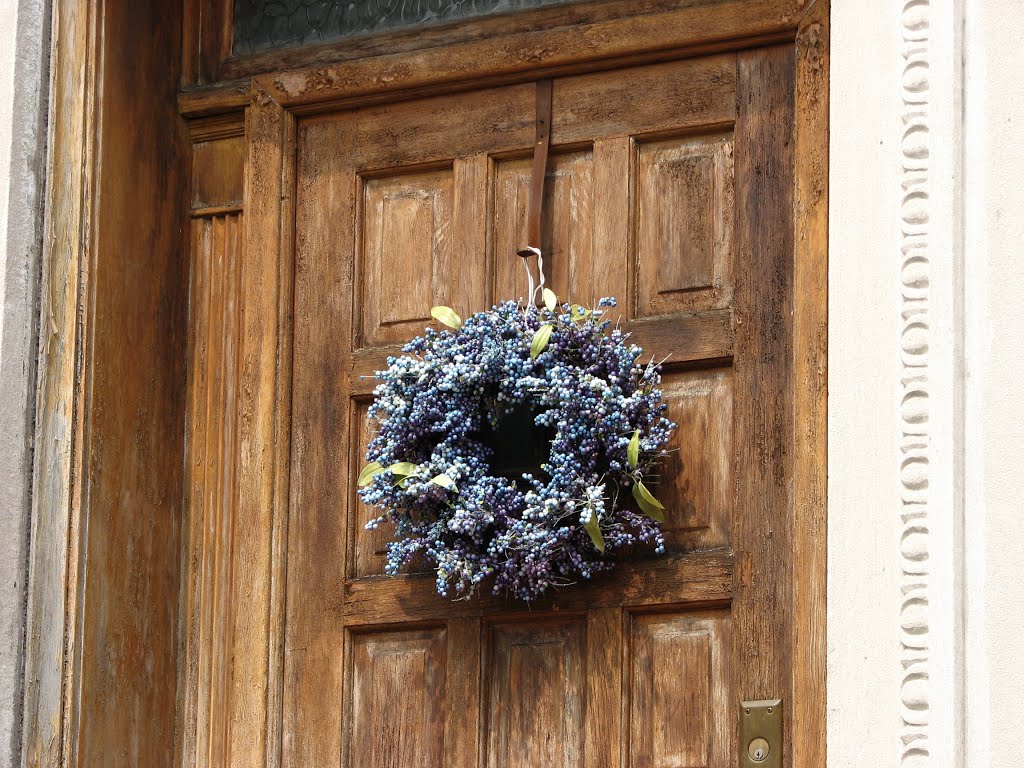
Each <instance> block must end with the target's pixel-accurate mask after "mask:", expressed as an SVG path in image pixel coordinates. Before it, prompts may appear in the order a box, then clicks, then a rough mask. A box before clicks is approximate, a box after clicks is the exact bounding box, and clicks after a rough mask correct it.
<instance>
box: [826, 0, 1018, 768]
mask: <svg viewBox="0 0 1024 768" xmlns="http://www.w3.org/2000/svg"><path fill="white" fill-rule="evenodd" d="M832 8H833V21H832V35H833V37H832V40H833V47H832V57H831V66H832V72H831V78H830V79H831V85H832V92H831V98H832V128H831V132H832V135H831V162H832V166H831V171H830V175H831V187H830V198H831V208H830V217H829V223H830V265H829V283H830V285H829V295H830V299H829V304H830V320H829V322H830V329H829V339H830V349H829V595H828V601H829V602H828V617H829V630H828V682H827V686H828V699H829V703H828V746H829V761H828V762H829V765H830V766H833V767H834V768H838V767H840V766H842V767H843V768H845V767H846V766H850V768H853V766H864V765H878V766H901V767H902V768H931V767H932V766H943V767H946V766H949V767H950V768H953V767H954V766H956V767H960V766H968V767H969V768H990V767H991V768H1004V767H1006V768H1008V767H1009V766H1016V765H1018V764H1020V761H1021V759H1020V755H1019V750H1018V749H1016V748H1015V747H1016V742H1017V741H1018V739H1019V736H1018V731H1019V729H1020V724H1021V723H1022V722H1024V720H1022V716H1021V712H1020V707H1021V701H1022V697H1021V691H1024V661H1022V658H1024V657H1022V656H1021V655H1020V653H1019V652H1018V648H1017V644H1018V642H1019V640H1020V638H1021V637H1022V636H1024V588H1022V586H1021V585H1022V584H1024V547H1022V545H1021V541H1022V540H1024V503H1022V502H1021V492H1022V490H1024V481H1022V479H1021V478H1022V476H1024V475H1022V472H1021V470H1020V469H1019V467H1018V464H1019V462H1020V460H1019V456H1020V454H1021V453H1022V451H1024V402H1022V400H1021V398H1020V397H1019V393H1018V392H1017V386H1018V384H1019V382H1020V380H1021V379H1022V377H1024V184H1022V183H1021V178H1022V177H1024V78H1021V77H1020V75H1019V73H1018V72H1017V67H1016V65H1015V63H1014V62H1015V60H1016V58H1017V53H1018V49H1019V47H1020V41H1021V40H1022V39H1024V14H1022V13H1021V6H1020V3H1019V0H898V2H893V0H833V3H832Z"/></svg>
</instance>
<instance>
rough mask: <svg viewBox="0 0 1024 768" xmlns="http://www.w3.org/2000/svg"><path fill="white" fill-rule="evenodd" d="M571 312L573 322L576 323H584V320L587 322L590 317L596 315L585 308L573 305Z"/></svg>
mask: <svg viewBox="0 0 1024 768" xmlns="http://www.w3.org/2000/svg"><path fill="white" fill-rule="evenodd" d="M569 312H570V314H571V315H572V321H573V322H574V323H582V322H583V321H584V320H586V319H587V318H588V317H590V316H591V315H592V314H594V310H592V309H586V308H584V307H581V306H580V305H579V304H573V305H572V307H570V309H569Z"/></svg>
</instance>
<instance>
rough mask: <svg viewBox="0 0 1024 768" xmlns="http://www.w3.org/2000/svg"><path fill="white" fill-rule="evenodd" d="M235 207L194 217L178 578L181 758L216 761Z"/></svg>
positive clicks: (225, 630) (227, 576)
mask: <svg viewBox="0 0 1024 768" xmlns="http://www.w3.org/2000/svg"><path fill="white" fill-rule="evenodd" d="M242 227H243V224H242V221H241V216H240V215H238V214H234V215H228V216H214V217H208V218H204V219H193V222H192V253H191V259H190V262H191V272H192V279H191V284H192V295H191V297H190V302H189V303H190V309H191V311H190V315H191V319H190V329H189V337H190V343H189V365H188V370H189V379H188V403H189V416H190V418H189V421H188V423H187V424H186V429H185V439H186V445H187V450H186V457H185V459H186V463H185V482H186V488H187V498H186V516H187V521H188V529H187V530H188V534H189V535H188V540H187V541H186V542H185V562H184V564H183V584H182V603H181V612H182V622H183V627H184V630H183V632H184V641H183V646H182V649H181V654H182V658H181V659H180V671H179V685H180V686H181V690H180V692H179V697H180V698H179V710H180V712H181V722H182V732H181V734H180V736H179V745H178V748H177V749H178V755H179V757H178V763H179V764H180V765H182V766H200V765H216V764H218V763H222V762H223V760H224V757H225V751H224V750H225V747H226V745H225V737H226V734H227V723H228V714H229V710H228V707H227V704H228V696H227V693H228V691H227V687H228V686H227V674H228V671H229V666H228V665H227V664H224V663H223V662H224V659H226V658H229V657H230V653H231V648H230V639H231V630H230V612H229V606H230V603H231V595H232V584H231V566H232V554H233V551H234V548H233V539H234V534H235V526H236V524H237V520H236V517H235V512H236V508H235V504H234V497H233V492H234V457H235V456H236V451H237V447H238V446H237V438H238V423H237V413H236V412H235V409H234V407H233V405H234V404H235V403H236V402H237V399H238V373H239V371H238V352H239V345H240V343H241V318H240V306H239V304H240V302H239V298H240V297H239V296H238V285H239V278H240V276H241V269H242V258H243V256H242V234H243V233H242Z"/></svg>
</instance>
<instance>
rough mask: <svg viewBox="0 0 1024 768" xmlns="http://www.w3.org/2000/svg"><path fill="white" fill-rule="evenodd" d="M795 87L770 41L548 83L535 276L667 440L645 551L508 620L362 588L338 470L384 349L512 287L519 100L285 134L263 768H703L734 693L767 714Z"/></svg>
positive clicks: (789, 443) (397, 108)
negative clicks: (277, 593) (586, 332)
mask: <svg viewBox="0 0 1024 768" xmlns="http://www.w3.org/2000/svg"><path fill="white" fill-rule="evenodd" d="M795 71H796V67H795V56H794V47H793V46H792V45H791V44H786V45H777V46H770V47H763V48H756V49H752V50H746V51H739V52H727V53H720V54H715V55H708V56H705V57H701V58H689V59H680V60H674V61H665V62H661V63H655V64H646V65H639V66H634V67H629V68H620V69H612V70H607V71H601V72H591V73H587V74H579V75H572V76H564V77H558V78H556V79H555V80H554V85H553V124H552V157H551V160H550V162H549V166H548V171H547V176H546V179H545V198H546V205H545V217H544V252H545V265H546V267H547V270H548V275H547V277H548V284H549V285H550V286H551V287H552V288H553V289H554V290H555V291H556V293H557V294H558V295H559V296H560V297H565V298H567V299H570V300H573V301H580V302H583V303H590V302H594V301H596V299H597V298H599V297H601V296H606V295H611V296H617V297H618V298H619V300H620V304H619V311H620V312H621V315H622V319H623V321H624V322H625V324H626V325H627V326H628V327H629V328H630V330H632V332H633V333H634V335H635V339H636V340H637V341H638V343H640V344H642V345H643V346H644V348H645V350H646V351H647V354H651V355H654V357H656V358H659V359H660V358H663V357H666V356H668V362H667V363H666V365H665V374H664V392H665V396H666V398H667V400H668V402H669V404H670V417H671V418H672V419H673V420H674V421H676V422H677V423H678V425H679V428H678V431H677V433H676V436H675V438H674V440H675V446H674V447H675V448H677V449H678V452H676V453H674V454H673V458H672V460H671V464H670V466H669V467H668V468H667V470H666V472H665V476H664V479H663V480H662V483H661V486H660V488H659V495H660V497H661V499H662V500H663V501H664V502H665V504H666V506H667V507H668V512H667V516H668V524H667V526H666V530H667V540H668V553H667V554H666V555H665V556H662V557H657V556H653V555H648V554H643V553H641V554H639V555H638V556H636V557H635V558H632V559H628V560H625V561H623V562H622V563H621V565H620V566H619V568H618V569H617V570H616V571H615V572H614V573H612V574H610V575H605V576H602V577H600V578H597V579H595V580H594V581H593V582H592V583H587V584H580V585H578V586H574V587H571V588H565V589H562V590H559V591H557V592H556V593H555V594H554V595H553V596H552V597H551V598H550V599H548V600H545V601H543V602H540V603H536V604H533V605H525V604H523V603H520V602H516V601H514V600H506V599H500V598H494V597H489V596H486V595H485V596H483V597H477V598H474V599H472V600H464V601H457V602H451V601H448V600H444V599H442V598H440V597H438V596H437V594H436V593H435V591H434V579H433V578H432V576H431V575H430V574H421V575H417V574H411V575H403V576H400V577H398V578H387V577H384V576H383V575H382V568H383V557H382V549H383V546H384V544H385V541H386V535H385V534H383V533H371V532H368V531H366V530H365V529H364V523H365V522H366V520H368V519H369V517H370V515H371V514H372V513H371V512H370V511H369V510H368V509H366V508H365V507H364V506H363V505H361V503H360V502H359V500H358V498H357V496H356V494H355V488H354V479H355V477H356V475H357V473H358V471H359V468H360V467H361V465H362V464H363V462H364V452H365V446H366V441H367V439H368V434H369V431H370V430H371V428H372V426H371V425H369V424H368V423H367V419H366V411H367V406H368V404H369V403H370V401H371V391H372V389H373V386H374V382H373V380H372V378H368V377H370V376H372V374H373V372H374V371H375V370H377V369H380V368H382V367H384V366H385V358H386V357H387V355H389V354H394V353H395V350H396V345H399V344H401V342H403V341H405V340H407V339H409V338H410V337H412V336H413V335H416V334H418V333H420V332H421V331H422V329H423V327H424V326H425V325H426V324H427V323H428V322H429V321H430V309H431V307H432V306H434V305H436V304H446V305H450V306H452V307H454V308H455V309H456V310H457V311H458V312H459V313H460V314H462V315H463V316H465V315H467V314H469V313H470V312H472V311H477V310H482V309H485V308H487V307H489V306H490V305H491V304H492V303H493V302H496V301H500V300H503V299H507V298H515V297H519V296H522V295H523V294H524V292H525V286H524V282H525V279H524V275H523V272H522V266H521V265H520V263H519V261H518V258H517V257H516V256H515V255H514V252H515V250H516V248H517V247H519V246H521V245H522V244H523V228H524V224H525V218H526V205H527V188H528V182H529V173H530V159H529V157H530V150H531V146H532V140H533V131H534V122H533V118H534V85H533V84H532V83H529V82H527V83H521V84H515V85H509V86H504V87H493V88H486V89H478V90H471V91H466V92H462V93H458V94H450V95H442V96H436V97H431V98H424V99H418V100H407V101H401V102H398V103H391V104H383V105H375V106H368V107H364V108H361V109H354V110H347V111H346V110H341V111H328V112H325V113H321V114H317V115H314V116H310V117H306V118H302V119H299V120H298V121H297V122H296V123H295V129H294V136H292V137H290V138H289V142H291V141H293V142H294V145H293V146H294V151H295V158H296V160H295V169H294V173H295V178H294V188H295V196H294V233H293V236H294V252H295V272H294V305H293V315H292V319H293V323H294V341H293V347H292V355H293V357H292V361H293V362H292V380H291V381H292V390H291V402H292V411H291V413H292V425H291V433H290V434H291V457H290V503H289V511H288V521H289V522H288V547H287V555H286V558H285V560H286V569H287V599H286V606H287V608H286V616H285V621H284V626H285V634H284V651H283V653H284V668H283V680H284V682H283V729H282V733H283V745H282V751H283V755H284V760H285V763H286V764H287V765H294V766H300V765H302V766H314V765H315V766H337V765H342V766H346V768H399V767H401V768H419V767H422V768H437V766H450V767H451V768H455V767H456V766H457V767H459V768H470V767H472V768H483V767H484V766H486V767H487V768H506V767H507V768H524V767H526V766H535V767H536V768H542V767H550V768H574V767H576V766H579V767H581V768H582V767H583V766H586V768H596V767H598V766H609V767H610V766H619V765H621V766H630V767H635V768H640V767H641V766H680V767H681V766H687V767H691V768H695V767H697V766H723V767H724V766H729V765H733V764H734V763H735V759H736V750H737V748H736V705H737V702H738V701H739V700H741V699H752V698H774V697H783V698H785V697H787V696H788V695H789V692H790V691H791V685H792V675H793V669H792V668H791V662H790V658H791V648H790V638H791V636H792V633H791V626H790V623H791V621H792V616H791V614H790V610H789V609H790V607H791V605H792V603H791V588H792V581H791V571H792V569H793V567H794V550H793V545H792V533H793V526H792V505H793V498H792V495H791V494H792V487H793V445H794V408H793V395H792V392H793V381H792V377H793V366H794V362H793V337H794V328H793V303H794V299H795V296H794V259H795V257H794V254H795V249H794V227H795V222H794V185H795V181H794V125H795V121H794V97H795V92H796V83H795ZM286 146H292V145H291V144H286ZM253 192H254V190H250V193H253ZM256 192H258V190H256ZM247 215H248V214H247ZM289 235H290V233H289ZM787 727H788V726H787Z"/></svg>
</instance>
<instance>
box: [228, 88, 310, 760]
mask: <svg viewBox="0 0 1024 768" xmlns="http://www.w3.org/2000/svg"><path fill="white" fill-rule="evenodd" d="M253 92H254V97H253V101H252V104H251V105H250V107H249V109H248V111H247V113H246V138H247V144H248V151H247V155H246V169H245V192H244V196H243V199H244V200H245V201H246V212H245V246H244V248H245V254H246V257H245V259H244V261H243V264H242V273H241V287H240V297H241V308H242V315H241V317H242V343H241V348H240V353H241V357H240V360H239V364H240V368H239V398H238V401H237V403H236V407H237V418H238V429H239V435H238V453H237V455H236V457H235V461H236V464H235V467H234V470H235V483H236V490H235V498H234V501H235V503H236V504H237V511H236V518H237V524H236V531H235V539H234V543H235V548H234V551H233V553H232V557H231V570H232V572H231V584H232V589H231V595H232V598H233V600H232V602H233V604H232V607H231V617H232V623H231V629H230V631H231V633H232V636H231V642H230V647H231V656H230V659H231V671H230V683H229V687H228V697H229V698H228V709H229V711H230V713H231V715H230V717H231V719H230V721H229V723H228V734H227V741H228V746H227V750H228V751H227V761H226V763H225V765H246V766H257V765H263V764H267V765H274V764H277V763H279V762H280V700H281V691H280V686H281V648H282V637H283V634H282V633H283V627H282V617H283V609H284V606H283V596H284V583H285V579H286V572H285V558H284V553H285V551H286V543H285V541H284V535H285V531H286V530H287V527H286V524H285V523H286V509H287V499H288V473H287V466H288V456H289V452H290V431H291V429H290V403H291V395H290V390H291V337H292V331H291V322H292V317H291V315H292V278H293V268H292V259H291V252H292V250H291V245H292V243H291V241H292V221H293V218H294V217H293V215H292V205H293V203H292V200H293V199H294V189H293V187H294V156H295V152H294V141H295V121H294V118H293V117H292V116H291V115H290V114H289V113H288V112H286V111H285V110H284V109H283V108H282V107H281V105H280V104H278V103H277V102H276V101H274V100H273V99H272V98H270V96H269V95H268V94H267V93H266V92H265V91H264V90H262V89H261V88H259V87H255V88H254V90H253Z"/></svg>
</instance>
